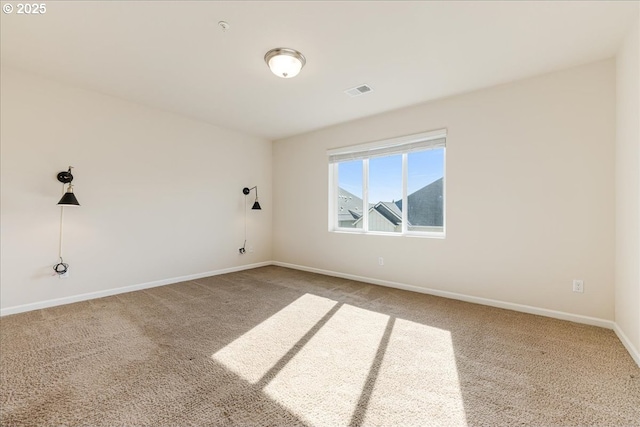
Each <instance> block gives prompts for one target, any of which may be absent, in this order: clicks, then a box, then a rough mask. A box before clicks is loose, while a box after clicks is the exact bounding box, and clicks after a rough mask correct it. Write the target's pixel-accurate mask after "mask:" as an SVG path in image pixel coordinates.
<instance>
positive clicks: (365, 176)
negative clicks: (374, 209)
mask: <svg viewBox="0 0 640 427" xmlns="http://www.w3.org/2000/svg"><path fill="white" fill-rule="evenodd" d="M362 231H364V232H368V231H369V159H363V160H362Z"/></svg>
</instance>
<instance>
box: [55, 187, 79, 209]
mask: <svg viewBox="0 0 640 427" xmlns="http://www.w3.org/2000/svg"><path fill="white" fill-rule="evenodd" d="M58 204H59V205H61V206H80V203H78V199H76V195H75V194H73V185H71V184H69V188H67V192H66V193H64V195H63V196H62V199H60V201H59V202H58Z"/></svg>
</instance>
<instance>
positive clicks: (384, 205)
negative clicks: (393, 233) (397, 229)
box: [354, 202, 402, 225]
mask: <svg viewBox="0 0 640 427" xmlns="http://www.w3.org/2000/svg"><path fill="white" fill-rule="evenodd" d="M374 210H375V211H376V212H378V213H379V214H380V215H382V216H383V217H384V218H385V219H386V220H387V221H389V222H390V223H391V224H393V225H398V224H400V223H401V222H402V211H401V210H400V209H398V206H396V204H395V203H393V202H378V203H376V204H375V205H372V206H371V207H370V208H369V212H372V211H374ZM361 219H362V218H358V220H357V221H355V222H354V224H357V223H359V222H360V221H361Z"/></svg>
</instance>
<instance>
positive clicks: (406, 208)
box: [402, 153, 409, 234]
mask: <svg viewBox="0 0 640 427" xmlns="http://www.w3.org/2000/svg"><path fill="white" fill-rule="evenodd" d="M408 159H409V155H408V154H407V153H404V154H403V155H402V234H405V233H406V232H407V230H408V229H409V225H408V222H409V221H408V217H409V214H408V211H409V204H408V203H407V182H408V180H409V179H408V177H409V171H408V167H407V166H408V163H409V160H408Z"/></svg>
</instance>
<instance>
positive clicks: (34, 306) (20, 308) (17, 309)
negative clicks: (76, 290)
mask: <svg viewBox="0 0 640 427" xmlns="http://www.w3.org/2000/svg"><path fill="white" fill-rule="evenodd" d="M271 264H272V263H271V262H270V261H265V262H259V263H255V264H248V265H240V266H237V267H230V268H223V269H221V270H214V271H207V272H205V273H198V274H190V275H188V276H180V277H172V278H170V279H163V280H156V281H153V282H147V283H140V284H137V285H130V286H123V287H121V288H114V289H106V290H104V291H97V292H89V293H86V294H80V295H72V296H69V297H64V298H56V299H51V300H47V301H39V302H34V303H30V304H24V305H16V306H14V307H7V308H3V309H0V317H2V316H8V315H10V314H17V313H23V312H25V311H31V310H39V309H41V308H47V307H55V306H58V305H64V304H71V303H74V302H80V301H86V300H90V299H95V298H102V297H108V296H111V295H117V294H124V293H126V292H133V291H139V290H142V289H149V288H155V287H157V286H164V285H171V284H173V283H180V282H186V281H189V280H195V279H201V278H203V277H209V276H217V275H220V274H226V273H233V272H236V271H242V270H250V269H252V268H257V267H264V266H267V265H271Z"/></svg>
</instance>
